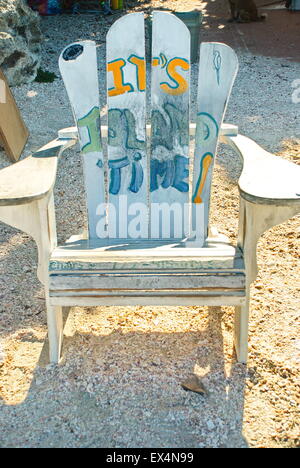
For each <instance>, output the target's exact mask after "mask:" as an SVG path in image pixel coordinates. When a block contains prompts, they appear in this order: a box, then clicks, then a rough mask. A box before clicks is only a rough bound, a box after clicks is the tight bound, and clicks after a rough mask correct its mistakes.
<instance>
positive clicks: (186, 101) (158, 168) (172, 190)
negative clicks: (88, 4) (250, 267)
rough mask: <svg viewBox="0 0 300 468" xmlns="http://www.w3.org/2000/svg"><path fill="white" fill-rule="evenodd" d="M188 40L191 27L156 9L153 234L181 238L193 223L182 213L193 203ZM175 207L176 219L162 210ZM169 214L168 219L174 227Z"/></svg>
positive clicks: (153, 108)
mask: <svg viewBox="0 0 300 468" xmlns="http://www.w3.org/2000/svg"><path fill="white" fill-rule="evenodd" d="M190 40H191V39H190V32H189V30H188V28H187V27H186V26H185V24H184V23H183V22H182V21H181V20H179V19H178V18H177V17H176V16H174V15H172V14H170V13H166V12H162V11H156V12H153V20H152V67H151V69H152V75H151V127H152V131H151V155H150V200H151V204H150V209H151V236H152V237H159V238H164V237H168V238H178V237H181V238H182V237H184V236H185V234H187V233H184V230H187V229H188V225H189V215H188V213H187V215H186V216H185V217H184V208H188V202H189V171H188V167H189V108H190ZM159 204H161V210H160V215H159V214H158V210H159ZM167 204H168V206H167ZM175 204H176V205H175ZM163 205H165V208H164V206H163ZM185 205H186V206H185ZM172 206H173V207H174V211H173V210H172V213H173V214H172V218H173V221H172V219H171V218H170V215H171V213H170V212H169V213H167V211H166V212H164V209H166V210H168V207H169V209H170V208H171V207H172ZM187 211H188V210H187ZM180 213H181V214H180ZM158 216H159V219H160V221H159V219H158ZM166 217H168V218H169V219H170V229H169V226H168V221H167V219H166ZM184 218H185V221H186V222H184ZM162 219H164V222H162Z"/></svg>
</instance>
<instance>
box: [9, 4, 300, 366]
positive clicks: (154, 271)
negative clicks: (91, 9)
mask: <svg viewBox="0 0 300 468" xmlns="http://www.w3.org/2000/svg"><path fill="white" fill-rule="evenodd" d="M152 37H153V40H152V63H151V104H150V106H151V109H150V110H151V116H150V121H151V122H150V124H148V125H146V83H147V76H148V72H147V66H146V60H145V40H144V16H143V14H142V13H133V14H129V15H126V16H123V17H122V18H121V19H119V20H118V21H116V22H115V23H114V25H113V26H112V27H111V29H110V31H109V33H108V36H107V106H108V126H101V123H100V108H101V106H100V102H99V82H98V73H97V60H96V46H95V43H94V42H91V41H82V42H78V43H75V44H71V45H70V46H68V47H67V48H66V49H65V50H64V51H63V52H62V54H61V57H60V70H61V73H62V77H63V79H64V82H65V85H66V89H67V92H68V96H69V99H70V102H71V105H72V109H73V113H74V118H75V127H71V128H68V129H64V130H61V131H60V132H59V135H58V138H57V139H56V140H55V141H53V142H51V143H49V144H48V145H46V146H45V147H43V148H41V150H39V151H38V152H37V153H35V154H33V155H32V156H30V157H28V158H27V159H25V160H23V161H20V162H19V163H17V164H15V165H13V166H11V167H8V168H5V169H3V170H2V171H1V172H0V220H2V221H3V222H5V223H7V224H9V225H11V226H14V227H16V228H18V229H21V230H23V231H24V232H26V233H28V234H30V235H31V236H32V237H33V238H34V239H35V241H36V243H37V246H38V252H39V268H38V276H39V279H40V280H41V282H42V283H43V284H44V286H45V291H46V307H47V316H48V328H49V342H50V360H51V361H52V362H58V361H59V359H60V355H61V345H62V337H63V326H62V311H63V308H69V307H72V306H97V305H99V306H100V305H101V306H102V305H127V306H131V305H135V304H139V305H148V304H151V305H153V304H154V305H208V306H213V305H220V306H221V305H231V306H235V310H236V313H235V330H234V335H235V348H236V351H237V357H238V360H239V361H240V362H246V360H247V342H248V316H249V287H250V284H251V282H252V281H254V280H255V278H256V274H257V265H256V245H257V241H258V239H259V237H260V236H261V234H263V233H264V232H265V231H266V230H268V229H269V228H271V227H272V226H274V225H276V224H279V223H281V222H283V221H285V220H287V219H289V218H290V217H292V216H294V215H295V214H296V213H298V212H299V211H300V182H299V181H300V167H299V166H296V165H295V164H293V163H291V162H288V161H286V160H283V159H281V158H279V157H277V156H274V155H271V154H270V153H268V152H266V151H264V150H263V149H262V148H260V147H259V146H258V145H257V144H256V143H255V142H253V141H252V140H250V139H249V138H247V137H244V136H242V135H238V132H237V127H235V126H233V125H225V124H223V118H224V114H225V111H226V106H227V102H228V99H229V95H230V92H231V88H232V85H233V82H234V79H235V76H236V73H237V68H238V61H237V57H236V55H235V53H234V51H233V50H232V49H231V48H229V47H228V46H226V45H225V44H220V43H203V44H202V45H201V48H200V66H199V79H198V98H197V118H196V123H195V124H193V123H190V121H189V108H190V104H189V99H190V35H189V31H188V30H187V28H186V27H185V25H184V24H183V23H182V22H181V21H180V20H179V19H178V18H176V17H175V16H173V15H171V14H169V13H165V12H161V11H157V12H154V14H153V34H152ZM125 38H126V40H125ZM102 78H103V77H101V82H102V81H104V80H103V79H102ZM101 105H103V103H101ZM45 112H46V109H45ZM45 121H46V113H45ZM191 138H194V140H195V151H194V153H193V154H192V153H191V150H190V139H191ZM220 139H221V140H222V141H223V142H225V143H227V144H229V145H231V146H232V147H233V148H234V150H236V151H237V153H238V154H239V156H240V157H241V159H242V161H243V171H242V174H241V177H240V179H239V182H238V185H239V191H240V218H239V236H238V242H237V245H236V246H234V245H231V244H230V243H229V241H228V239H227V238H226V237H225V236H223V235H220V234H218V233H217V232H216V230H215V229H214V228H212V227H210V226H209V209H210V191H211V179H212V171H213V166H214V159H215V154H216V149H217V145H218V142H219V140H220ZM76 141H79V144H80V147H81V151H82V155H83V163H84V174H85V189H86V194H87V217H88V226H89V230H88V233H87V234H86V235H85V236H84V235H81V236H80V235H79V236H73V237H72V238H71V239H69V241H67V242H66V243H65V244H64V245H60V246H57V240H56V223H55V212H54V200H53V186H54V184H55V178H56V170H57V159H58V157H59V156H60V154H61V153H62V151H63V150H65V149H66V148H69V147H70V146H72V145H74V144H75V143H76ZM19 180H22V184H19Z"/></svg>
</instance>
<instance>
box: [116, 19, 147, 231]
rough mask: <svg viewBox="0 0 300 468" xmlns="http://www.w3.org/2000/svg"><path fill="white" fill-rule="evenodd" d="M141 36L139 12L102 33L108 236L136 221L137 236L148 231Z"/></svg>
mask: <svg viewBox="0 0 300 468" xmlns="http://www.w3.org/2000/svg"><path fill="white" fill-rule="evenodd" d="M144 37H145V31H144V14H143V13H132V14H129V15H126V16H123V17H122V18H120V19H119V20H118V21H116V22H115V23H114V24H113V26H112V27H111V28H110V30H109V32H108V34H107V103H108V165H109V190H108V192H109V207H108V221H109V237H112V238H114V237H118V238H127V237H131V238H134V237H135V233H136V230H137V227H138V225H139V227H141V237H148V225H149V223H148V205H149V204H148V192H149V188H148V178H149V177H148V162H147V151H146V59H145V39H144ZM131 218H132V219H131ZM139 221H140V222H139ZM140 223H142V226H140Z"/></svg>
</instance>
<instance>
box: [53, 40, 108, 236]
mask: <svg viewBox="0 0 300 468" xmlns="http://www.w3.org/2000/svg"><path fill="white" fill-rule="evenodd" d="M59 68H60V72H61V75H62V77H63V80H64V83H65V87H66V90H67V93H68V96H69V99H70V103H71V107H72V110H73V114H74V118H75V123H76V125H77V127H78V132H79V141H80V147H81V151H82V155H83V162H84V177H85V189H86V194H87V208H88V223H89V234H90V237H91V238H95V237H96V225H97V221H98V219H99V216H98V215H97V214H96V213H97V207H98V205H99V204H103V203H105V190H104V171H105V166H106V161H105V160H104V155H103V150H102V141H101V125H100V102H99V84H98V71H97V55H96V44H95V42H93V41H82V42H76V43H74V44H70V45H69V46H68V47H66V48H65V49H64V50H63V52H62V53H61V55H60V58H59ZM75 192H76V186H74V193H75Z"/></svg>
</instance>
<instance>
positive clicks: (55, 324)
mask: <svg viewBox="0 0 300 468" xmlns="http://www.w3.org/2000/svg"><path fill="white" fill-rule="evenodd" d="M47 302H48V301H47ZM62 312H63V308H62V307H60V306H51V305H49V304H47V322H48V338H49V359H50V362H51V363H54V364H58V363H59V361H60V354H61V348H62V341H63V314H62Z"/></svg>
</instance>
